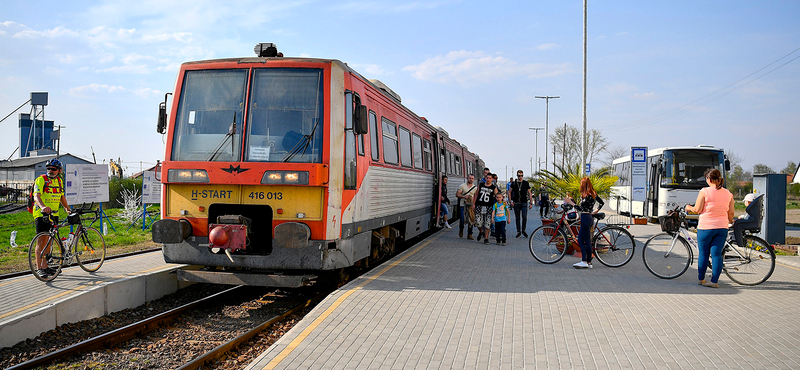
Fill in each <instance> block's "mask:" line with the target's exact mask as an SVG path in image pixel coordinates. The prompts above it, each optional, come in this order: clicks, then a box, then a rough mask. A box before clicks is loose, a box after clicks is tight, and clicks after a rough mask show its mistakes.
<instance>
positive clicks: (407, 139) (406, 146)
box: [399, 126, 413, 167]
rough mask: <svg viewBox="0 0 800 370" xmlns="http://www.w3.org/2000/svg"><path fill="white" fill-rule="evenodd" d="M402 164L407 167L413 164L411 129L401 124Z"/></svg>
mask: <svg viewBox="0 0 800 370" xmlns="http://www.w3.org/2000/svg"><path fill="white" fill-rule="evenodd" d="M399 139H400V164H401V165H403V166H406V167H411V166H412V164H413V163H412V158H411V131H409V130H408V129H407V128H405V127H403V126H400V137H399Z"/></svg>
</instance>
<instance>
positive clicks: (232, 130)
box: [206, 112, 236, 162]
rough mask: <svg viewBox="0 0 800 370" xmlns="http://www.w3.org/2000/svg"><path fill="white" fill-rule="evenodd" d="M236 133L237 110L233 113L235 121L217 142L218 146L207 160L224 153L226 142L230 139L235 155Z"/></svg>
mask: <svg viewBox="0 0 800 370" xmlns="http://www.w3.org/2000/svg"><path fill="white" fill-rule="evenodd" d="M234 135H236V112H234V113H233V123H231V126H230V128H228V133H227V134H225V136H223V137H222V140H221V141H220V142H219V144H217V147H216V148H214V151H212V152H211V155H209V156H208V159H206V161H207V162H211V161H214V160H215V159H216V158H217V157H218V156H219V155H220V154H222V148H224V147H225V144H227V143H228V140H230V141H231V157H233V155H234V144H235V143H236V142H235V141H234V140H233V136H234Z"/></svg>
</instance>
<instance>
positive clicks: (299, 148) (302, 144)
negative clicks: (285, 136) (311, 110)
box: [281, 118, 319, 162]
mask: <svg viewBox="0 0 800 370" xmlns="http://www.w3.org/2000/svg"><path fill="white" fill-rule="evenodd" d="M317 125H319V118H317V122H315V123H314V127H313V128H312V129H311V133H310V134H308V135H303V138H302V139H301V140H300V141H298V142H297V144H295V145H294V148H292V150H290V151H289V152H288V153H286V156H285V157H283V159H281V162H289V161H291V160H292V158H294V156H296V155H297V154H298V153H300V155H303V154H306V150H308V146H309V144H311V139H313V138H314V134H315V133H316V132H317Z"/></svg>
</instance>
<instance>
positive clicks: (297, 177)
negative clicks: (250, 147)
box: [261, 171, 308, 185]
mask: <svg viewBox="0 0 800 370" xmlns="http://www.w3.org/2000/svg"><path fill="white" fill-rule="evenodd" d="M261 183H262V184H265V185H277V184H289V185H308V171H267V172H264V176H263V177H262V178H261Z"/></svg>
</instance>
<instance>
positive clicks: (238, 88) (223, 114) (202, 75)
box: [172, 68, 324, 163]
mask: <svg viewBox="0 0 800 370" xmlns="http://www.w3.org/2000/svg"><path fill="white" fill-rule="evenodd" d="M248 73H249V70H247V69H235V70H203V71H187V72H186V74H185V77H184V83H183V89H182V91H181V96H180V101H179V103H178V114H177V118H176V122H175V129H174V134H173V141H172V143H173V147H172V160H175V161H233V162H235V161H239V160H240V159H241V158H242V149H241V145H240V144H241V143H242V137H241V135H242V132H246V134H247V136H246V137H245V140H244V143H245V151H244V160H245V161H251V162H304V163H321V162H322V137H323V126H324V122H322V121H323V116H322V114H323V113H322V112H323V91H322V86H323V83H322V82H323V81H322V70H320V69H288V68H262V69H254V72H253V76H252V82H251V91H250V92H249V97H250V98H249V104H250V106H249V109H247V110H245V101H247V100H246V96H247V95H248V94H247V82H248V77H249V76H248ZM245 114H246V115H247V122H243V120H242V117H244V116H245ZM234 122H235V123H236V124H235V125H234V124H233V123H234Z"/></svg>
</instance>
